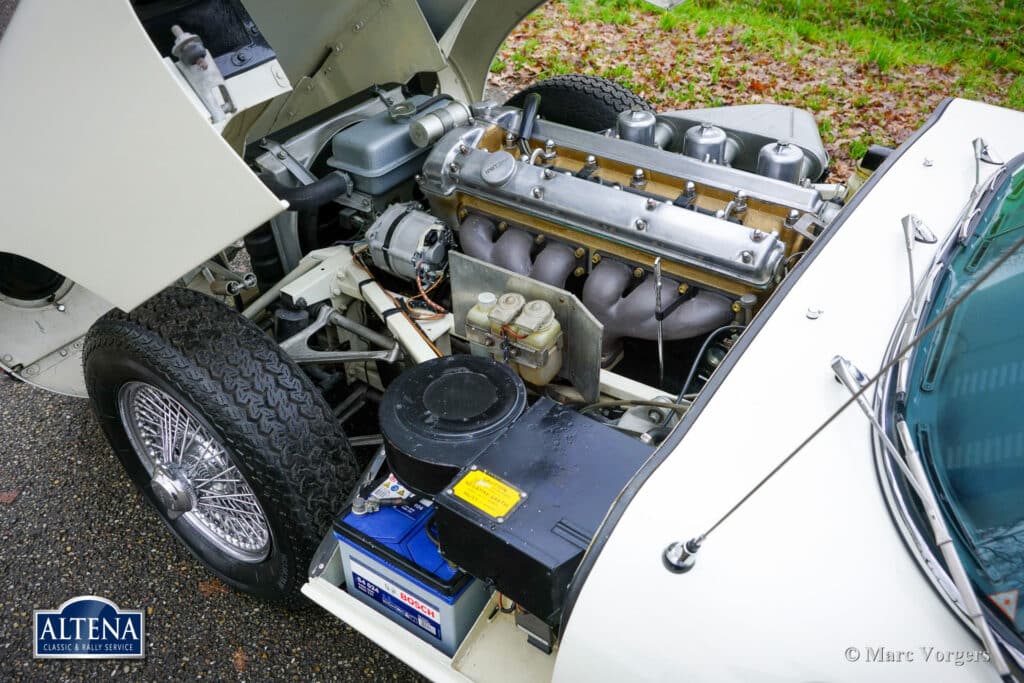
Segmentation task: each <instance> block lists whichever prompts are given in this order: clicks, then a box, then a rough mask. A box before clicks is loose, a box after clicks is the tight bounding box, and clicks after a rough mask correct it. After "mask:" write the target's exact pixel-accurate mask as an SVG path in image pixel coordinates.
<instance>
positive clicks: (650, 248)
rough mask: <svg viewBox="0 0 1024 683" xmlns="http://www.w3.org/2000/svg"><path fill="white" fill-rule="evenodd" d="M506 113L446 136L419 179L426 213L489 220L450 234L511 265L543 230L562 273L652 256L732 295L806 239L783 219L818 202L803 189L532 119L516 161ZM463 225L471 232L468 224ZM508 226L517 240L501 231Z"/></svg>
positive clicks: (522, 260)
mask: <svg viewBox="0 0 1024 683" xmlns="http://www.w3.org/2000/svg"><path fill="white" fill-rule="evenodd" d="M517 112H518V110H510V109H504V110H501V111H500V112H499V113H498V114H497V115H495V116H494V117H493V118H492V119H491V120H490V121H488V120H481V119H479V118H478V120H477V122H476V123H475V124H473V125H470V126H466V127H463V128H459V129H456V130H455V131H452V132H451V133H449V134H448V135H447V136H445V137H444V138H443V139H442V140H440V141H439V142H438V143H437V144H436V145H435V147H434V149H433V150H432V152H431V154H430V155H429V157H428V158H427V161H426V163H425V165H424V169H423V175H422V178H421V189H423V191H424V192H425V193H426V194H427V196H428V197H429V198H430V200H431V204H432V208H433V210H434V212H435V213H437V214H438V215H441V216H443V217H445V218H446V219H448V221H449V223H450V224H452V225H459V226H461V225H462V224H463V223H464V222H465V221H466V219H467V218H468V217H470V216H471V215H472V216H486V217H488V218H490V219H493V221H494V222H495V223H496V225H497V232H496V233H495V234H494V235H488V236H483V237H482V238H479V239H478V237H480V236H478V235H473V234H469V235H467V234H465V233H462V232H461V231H460V238H461V240H462V242H463V247H464V249H465V250H466V251H467V253H470V255H473V256H477V257H480V258H485V259H487V260H490V261H492V262H497V263H498V264H499V265H503V266H505V267H508V268H510V269H511V270H515V271H516V272H520V273H523V274H527V273H528V272H529V267H528V264H532V263H533V262H534V261H536V260H537V256H538V254H537V249H536V245H537V244H538V243H541V242H543V241H544V240H546V239H550V240H553V241H555V242H558V243H561V244H563V245H565V246H566V247H567V248H569V249H571V251H572V253H573V254H575V255H576V256H575V257H574V258H575V260H576V261H577V262H576V263H574V266H573V268H571V269H569V272H568V273H567V275H569V274H571V273H577V275H580V273H578V271H577V269H578V268H581V267H582V268H583V269H584V270H585V271H589V270H591V269H592V268H593V267H594V266H595V265H597V264H598V263H600V262H601V260H602V259H605V258H609V257H610V258H613V259H616V260H619V261H621V262H622V263H625V264H628V265H630V266H633V267H634V268H641V269H643V270H645V271H649V270H650V269H651V268H652V266H653V262H654V259H655V258H658V257H660V258H661V259H662V268H663V270H664V272H665V273H667V274H670V275H672V276H674V277H676V278H678V279H680V281H681V282H684V283H689V284H694V285H699V286H702V287H705V288H710V289H712V290H715V291H718V292H721V293H724V294H727V295H731V296H733V297H738V296H740V295H742V294H745V293H762V292H765V291H768V290H770V289H771V288H772V287H773V286H774V284H775V283H776V282H777V278H778V275H779V270H780V265H781V264H782V262H783V260H784V259H785V258H786V257H787V256H789V255H790V254H793V253H795V252H796V251H799V250H800V249H801V248H803V247H804V246H805V245H804V240H805V236H804V235H802V234H801V233H799V232H797V231H795V230H793V229H792V223H793V221H794V218H795V217H796V216H797V215H802V214H804V213H808V214H812V215H817V214H818V213H819V211H820V210H821V208H822V205H823V202H822V200H821V197H820V195H819V194H818V193H817V192H816V191H815V190H813V189H810V188H805V187H801V186H799V185H794V184H791V183H786V182H783V181H780V180H775V179H773V178H767V177H762V176H758V175H756V174H753V173H748V172H746V171H742V170H739V169H734V168H730V167H727V166H720V165H715V164H709V163H705V162H702V161H699V160H696V159H692V158H690V157H686V156H683V155H681V154H675V153H671V152H666V151H663V150H660V149H658V148H656V147H649V146H644V145H641V144H637V143H634V142H630V141H627V140H620V139H617V138H613V137H609V136H606V135H601V134H597V133H589V132H586V131H581V130H578V129H574V128H569V127H567V126H561V125H558V124H554V123H550V122H545V121H538V122H537V125H536V127H535V129H534V130H535V136H534V139H533V140H531V141H530V149H531V151H532V154H531V156H530V158H529V159H525V160H524V158H523V156H525V155H521V154H520V147H519V146H518V144H517V142H518V141H517V140H515V139H514V138H513V137H512V136H511V135H509V134H507V133H506V131H507V130H513V129H514V124H515V121H516V118H515V116H516V113H517ZM531 160H532V162H533V163H531ZM469 226H470V230H471V231H475V232H479V231H480V229H481V228H480V223H479V222H478V221H470V223H469ZM510 230H511V231H513V232H512V233H511V234H512V235H515V234H516V232H515V231H523V232H524V233H526V234H527V235H528V239H524V238H523V237H522V236H518V237H511V236H507V235H508V233H509V231H510ZM467 237H468V240H467ZM492 237H493V238H494V241H493V242H492V245H493V246H492V247H490V248H487V247H486V245H485V244H483V243H484V241H485V239H490V238H492ZM502 242H504V244H502ZM527 242H529V243H530V244H531V245H532V246H531V247H529V248H527ZM481 248H483V249H484V250H485V251H487V252H488V253H480V250H481ZM581 250H582V251H581ZM474 252H476V253H474ZM505 252H511V253H505ZM541 265H542V266H543V264H541ZM561 271H562V269H561V268H559V269H555V272H553V273H552V272H548V270H546V269H543V268H542V272H541V275H542V276H544V277H541V278H540V279H543V280H545V281H548V282H549V283H550V284H555V285H558V286H561V285H563V284H564V281H563V282H557V281H553V280H552V277H553V276H555V275H560V274H561Z"/></svg>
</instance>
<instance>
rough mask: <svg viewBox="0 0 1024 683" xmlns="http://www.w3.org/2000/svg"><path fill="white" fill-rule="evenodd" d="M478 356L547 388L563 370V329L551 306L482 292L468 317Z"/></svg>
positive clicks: (510, 294) (469, 333)
mask: <svg viewBox="0 0 1024 683" xmlns="http://www.w3.org/2000/svg"><path fill="white" fill-rule="evenodd" d="M466 336H467V338H468V339H469V342H470V346H471V348H472V351H473V353H474V354H475V355H479V356H491V357H492V358H494V359H495V360H497V361H500V362H505V363H508V364H509V365H510V366H512V368H513V369H515V371H516V372H517V373H518V374H519V376H520V377H522V378H523V380H525V381H526V382H529V383H530V384H533V385H535V386H544V385H545V384H548V383H549V382H550V381H551V380H553V379H554V378H555V376H556V375H557V374H558V371H559V370H560V369H561V368H562V326H561V324H560V323H559V322H558V319H557V318H555V312H554V310H553V309H552V308H551V304H549V303H548V302H546V301H543V300H540V299H535V300H533V301H529V302H528V301H527V300H526V297H524V296H523V295H522V294H517V293H515V292H508V293H506V294H502V295H501V296H500V297H496V296H495V295H494V294H493V293H492V292H480V294H478V295H477V302H476V304H475V305H474V306H473V308H471V309H470V310H469V313H468V314H467V315H466Z"/></svg>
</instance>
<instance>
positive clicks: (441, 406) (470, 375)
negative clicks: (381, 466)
mask: <svg viewBox="0 0 1024 683" xmlns="http://www.w3.org/2000/svg"><path fill="white" fill-rule="evenodd" d="M525 407H526V387H525V386H524V385H523V381H522V380H521V379H520V378H519V376H518V375H516V374H515V372H513V371H512V370H511V369H509V368H508V366H505V365H502V364H501V363H498V362H496V361H494V360H491V359H490V358H483V357H480V356H446V357H444V358H438V359H436V360H431V361H427V362H426V363H422V364H420V365H417V366H416V367H414V368H412V369H411V370H408V371H406V372H404V373H403V374H402V375H400V376H399V377H398V378H397V379H396V380H395V381H394V382H392V383H391V384H390V386H388V389H387V391H386V392H384V398H383V399H382V400H381V403H380V429H381V433H382V434H383V435H384V447H385V449H386V451H387V458H388V466H389V467H390V468H391V471H392V473H393V474H394V475H395V476H396V477H397V478H398V480H399V481H401V482H402V483H403V484H404V485H405V486H406V488H408V489H409V490H410V491H414V492H415V493H419V494H420V495H423V496H434V495H436V494H438V493H440V492H441V491H442V490H443V489H444V487H445V486H447V485H448V484H449V483H450V482H451V480H452V479H453V478H454V477H455V475H456V474H457V473H458V472H459V470H460V469H462V468H463V467H464V466H466V465H467V464H469V463H470V462H471V461H472V460H473V459H474V458H475V457H476V456H477V455H479V454H480V452H481V451H483V449H484V448H485V447H486V446H487V445H488V444H489V443H491V441H493V440H494V438H495V437H497V436H498V435H499V434H501V433H502V432H503V431H504V430H505V428H506V427H508V426H509V425H510V424H512V423H513V422H514V421H515V420H516V418H518V417H519V415H520V414H521V413H522V412H523V408H525Z"/></svg>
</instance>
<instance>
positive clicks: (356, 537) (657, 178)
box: [245, 88, 846, 654]
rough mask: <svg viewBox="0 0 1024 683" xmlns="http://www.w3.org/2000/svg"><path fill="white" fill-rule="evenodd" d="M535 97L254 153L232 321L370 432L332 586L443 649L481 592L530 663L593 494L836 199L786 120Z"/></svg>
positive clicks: (364, 117) (340, 531) (799, 127)
mask: <svg viewBox="0 0 1024 683" xmlns="http://www.w3.org/2000/svg"><path fill="white" fill-rule="evenodd" d="M541 105H542V101H541V97H540V96H539V95H536V94H534V95H531V96H529V97H527V98H526V100H525V103H524V106H523V107H522V108H520V107H515V106H507V105H498V104H496V103H494V102H491V101H484V102H478V103H474V104H472V105H467V104H464V103H462V102H460V101H457V100H455V99H454V98H451V97H447V96H445V95H433V96H431V95H424V94H409V93H406V92H404V91H403V90H401V89H397V88H396V89H392V90H383V89H377V90H375V92H374V93H372V95H371V97H370V98H369V99H368V100H366V101H363V102H361V103H359V104H357V105H356V106H355V107H353V108H352V109H349V110H347V111H345V112H343V113H341V114H339V115H337V116H335V117H334V118H333V119H331V120H330V121H328V122H326V123H321V124H319V125H318V126H317V127H315V128H312V129H309V130H305V131H302V132H300V133H299V134H297V135H295V136H294V137H292V138H291V139H288V140H282V141H280V142H268V141H263V142H262V143H261V153H260V154H259V155H258V156H257V157H256V158H255V159H254V163H255V166H256V168H257V171H258V172H259V173H260V175H261V177H262V178H263V179H264V181H265V182H266V184H267V185H268V186H269V187H270V188H271V189H272V190H274V191H275V192H276V193H277V194H278V195H279V196H280V197H281V198H282V199H285V200H288V201H289V202H290V208H291V209H292V210H291V211H289V212H287V213H285V214H282V215H281V216H280V217H278V218H276V219H274V221H273V222H272V224H271V225H270V226H265V227H263V228H261V229H260V230H258V231H256V232H254V233H253V234H251V235H250V236H249V237H247V239H246V244H247V246H248V247H249V252H250V254H251V256H252V259H253V266H254V270H255V271H256V274H257V276H258V279H259V280H260V283H261V288H262V289H263V290H264V292H265V293H264V294H263V295H262V296H261V297H260V298H259V299H258V300H257V301H256V302H254V303H251V304H250V305H249V306H248V308H246V310H245V315H247V316H250V317H253V318H254V319H261V318H262V319H263V324H264V326H265V327H271V326H272V327H273V330H274V333H275V334H276V337H277V339H278V341H279V343H280V344H281V346H282V348H283V349H284V350H285V351H287V352H288V353H289V354H291V355H292V357H293V358H294V359H295V360H297V361H298V362H299V363H300V364H302V367H303V368H304V369H306V370H307V371H308V372H310V373H311V376H312V377H313V378H314V379H316V380H317V381H318V383H319V384H320V386H321V387H323V388H324V391H325V393H326V394H327V395H328V397H329V398H332V399H333V401H334V402H335V403H337V408H336V410H335V413H336V414H337V415H338V416H339V418H340V419H341V420H342V421H344V422H345V426H346V429H347V430H348V431H349V433H350V436H352V438H353V441H354V443H356V444H360V445H367V446H371V447H375V446H376V445H377V444H381V445H380V447H379V448H378V449H377V451H376V454H375V455H374V456H373V457H372V459H371V458H366V459H364V462H366V460H369V462H368V463H367V465H366V467H367V470H366V474H365V475H364V479H363V480H362V484H361V486H360V488H359V489H358V490H357V491H356V493H355V494H354V498H353V500H352V502H351V504H350V506H349V507H347V508H346V509H345V510H343V511H342V514H341V517H340V518H339V519H338V521H337V522H336V524H335V535H336V537H337V540H338V543H340V547H341V553H340V554H341V556H342V557H343V561H342V564H343V575H342V574H340V573H339V574H338V575H337V576H335V578H334V582H335V583H337V584H340V583H342V582H344V583H345V585H346V586H347V590H348V591H349V593H350V594H352V595H354V596H356V597H357V598H358V599H360V600H362V601H364V602H366V603H367V604H370V605H371V606H372V607H374V608H375V609H377V610H378V611H380V612H382V613H384V614H386V615H388V616H389V617H390V618H392V619H394V620H396V621H398V622H399V623H402V624H403V625H404V626H405V627H406V628H407V629H408V630H410V631H411V632H413V633H414V634H415V635H417V636H418V637H420V638H421V639H423V640H426V641H427V642H430V643H431V644H433V645H435V646H436V647H438V648H439V649H441V650H442V651H444V652H446V653H448V654H452V653H453V652H454V651H455V650H456V648H457V647H458V645H459V642H460V641H461V639H462V638H463V637H464V636H465V634H466V632H467V631H468V629H469V628H470V626H471V624H472V622H473V621H474V620H475V618H476V616H477V615H479V614H480V610H481V606H482V605H483V604H484V602H485V601H486V600H487V599H488V598H487V591H484V590H483V589H482V588H481V586H489V587H493V588H494V589H495V590H496V591H497V594H498V595H499V598H498V602H497V603H496V604H497V605H498V607H499V609H500V610H501V611H507V612H509V613H513V614H514V618H515V623H516V625H517V626H518V627H519V628H520V629H521V630H523V631H525V632H526V633H527V635H528V638H529V642H530V643H531V644H533V645H535V646H536V647H538V648H540V649H541V650H542V651H544V652H550V651H551V649H552V647H553V646H554V643H555V642H556V641H557V633H558V629H559V627H560V618H561V609H562V601H563V600H564V598H565V595H566V592H567V590H568V586H569V583H570V581H571V578H572V574H573V571H574V570H575V568H576V566H577V565H578V563H579V562H580V560H581V558H582V555H583V553H584V552H585V551H586V549H587V547H588V545H589V544H590V542H591V539H592V537H593V535H594V534H595V533H596V531H597V528H598V527H599V525H600V523H601V520H602V519H603V516H604V514H605V512H606V511H607V508H608V506H609V505H610V504H611V502H612V501H613V500H614V499H615V497H616V495H617V494H618V492H619V491H620V490H621V489H622V488H623V487H624V486H625V485H626V483H627V482H628V481H629V479H630V478H631V477H632V475H633V474H634V473H635V472H636V471H637V470H638V469H639V468H640V467H641V466H642V464H643V462H644V461H645V460H646V459H647V457H648V456H649V455H650V453H651V452H652V450H653V449H654V448H655V447H656V446H657V445H658V444H659V443H660V442H661V441H662V440H663V439H664V438H665V437H666V436H667V435H668V433H669V432H670V431H671V429H672V427H673V426H674V425H675V424H676V423H677V422H678V420H679V419H680V416H681V415H682V414H684V413H685V411H686V407H687V406H688V405H689V403H690V402H691V401H692V400H693V398H694V397H695V396H696V394H697V393H698V392H699V390H700V386H702V384H703V382H705V381H706V380H707V378H708V376H709V375H710V374H711V372H713V371H714V368H715V367H716V366H717V365H718V364H719V363H720V362H721V360H722V358H724V356H725V354H727V353H728V352H729V349H730V347H731V346H732V344H733V343H734V342H735V340H736V338H737V337H738V335H739V334H741V333H742V331H743V329H744V327H745V326H746V325H747V324H748V323H749V322H750V320H751V319H752V318H753V317H754V316H755V315H757V312H758V310H759V308H760V307H761V306H762V305H763V303H764V302H765V300H766V299H767V298H768V297H769V296H771V294H772V292H773V291H774V289H775V287H776V286H777V285H778V284H779V283H780V282H781V281H782V279H783V278H785V277H786V274H787V273H788V272H789V270H790V269H791V268H792V266H793V265H794V264H795V263H796V262H797V260H798V259H799V258H800V256H801V254H802V253H803V252H804V251H805V250H806V249H807V248H808V247H809V246H810V245H811V243H812V242H813V241H814V240H815V239H816V237H817V236H818V235H819V234H820V233H821V231H822V230H824V229H826V228H827V226H828V224H829V222H830V221H831V220H832V218H833V217H834V216H835V215H836V214H837V213H838V211H839V210H840V208H841V206H842V198H843V196H844V194H845V191H846V190H845V188H844V187H842V186H832V185H820V184H815V182H814V181H815V180H817V179H819V178H820V177H822V176H823V175H824V172H825V170H826V169H827V156H826V155H825V152H824V150H823V148H822V146H821V142H820V139H819V137H818V134H817V131H816V129H815V128H814V123H813V119H811V118H810V116H809V115H808V114H806V113H803V112H799V111H795V110H792V109H789V108H785V107H776V106H768V107H753V108H749V110H748V112H747V113H748V114H749V121H747V120H745V119H743V118H740V119H739V121H741V125H738V126H737V125H735V122H736V121H737V118H736V115H737V113H739V114H743V113H744V112H742V111H739V112H737V111H736V108H725V109H722V110H704V111H701V112H693V113H688V112H674V113H671V114H661V115H656V114H655V113H653V112H652V111H650V110H649V109H648V108H646V107H641V106H632V107H630V108H628V109H624V110H623V111H621V112H619V114H618V116H617V119H616V120H615V122H614V125H613V126H612V127H610V128H607V129H599V130H583V129H580V128H574V127H570V126H566V125H563V124H559V123H557V122H553V121H549V120H545V119H544V118H542V117H540V116H539V115H538V110H539V109H540V107H541ZM738 109H740V110H742V109H744V108H738ZM729 124H732V125H729ZM758 125H760V126H761V127H760V128H759V127H758ZM780 130H784V131H785V132H786V133H787V134H786V135H782V134H781V133H780ZM289 235H291V241H292V242H297V248H296V247H295V246H294V245H293V247H292V250H291V251H292V252H294V253H295V256H294V257H293V258H292V261H291V262H290V263H288V258H289V257H288V251H289V249H287V248H282V245H284V244H285V243H286V242H288V241H289ZM282 275H284V279H283V280H281V284H278V285H274V286H270V287H268V286H266V285H267V284H272V283H273V282H274V281H275V280H276V279H278V278H280V277H281V276H282ZM265 283H266V284H265ZM271 311H272V315H270V316H267V313H269V312H271ZM385 463H386V470H387V471H385ZM375 487H376V488H375ZM382 528H383V529H386V530H382ZM396 528H397V529H399V530H400V533H399V532H398V531H396ZM396 534H398V536H401V537H402V540H401V541H399V540H397V538H396V537H395V535H396ZM403 534H407V535H403ZM385 539H388V540H385ZM424 539H428V540H427V541H426V542H425V541H424ZM417 548H418V549H417ZM425 558H426V559H425ZM323 571H324V570H322V569H321V570H319V571H314V575H319V574H322V573H323ZM467 585H472V586H476V588H472V589H471V588H467ZM387 586H391V587H394V586H398V587H399V589H398V590H399V592H400V593H401V595H414V596H416V595H418V596H419V597H417V598H416V604H413V603H411V602H409V601H408V600H405V598H403V597H400V598H399V599H400V600H403V601H405V603H406V604H405V605H404V606H403V605H400V604H398V603H395V602H394V601H393V600H391V599H388V598H384V597H382V596H383V595H384V594H385V593H387V591H388V590H389V589H388V588H387ZM417 586H419V588H418V589H417ZM424 586H427V587H428V589H427V591H426V595H424ZM417 590H418V591H419V592H418V593H417ZM500 596H504V597H500ZM392 597H394V596H392ZM431 600H433V603H431ZM504 601H510V602H512V603H513V608H507V607H506V602H504ZM417 604H419V605H430V604H433V605H434V606H433V607H429V609H428V610H427V611H424V610H423V609H419V608H418V607H417V606H416V605H417ZM396 605H397V606H396ZM409 605H412V611H410V608H409ZM467 605H468V607H467ZM424 619H425V620H426V622H424V621H423V620H424ZM409 624H413V625H412V626H410V625H409ZM442 633H444V634H447V635H446V636H444V637H442V636H441V634H442Z"/></svg>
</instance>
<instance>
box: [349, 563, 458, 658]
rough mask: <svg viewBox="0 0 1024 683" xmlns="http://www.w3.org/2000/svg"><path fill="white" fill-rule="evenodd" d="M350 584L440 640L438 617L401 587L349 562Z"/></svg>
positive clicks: (422, 601)
mask: <svg viewBox="0 0 1024 683" xmlns="http://www.w3.org/2000/svg"><path fill="white" fill-rule="evenodd" d="M352 583H353V585H354V586H355V588H356V590H358V591H359V592H360V593H363V594H364V595H366V596H368V597H369V598H371V599H373V600H376V601H377V602H379V603H380V604H382V605H384V607H386V608H388V609H389V610H391V611H392V612H394V613H395V614H397V615H399V616H401V617H402V618H403V619H405V620H406V621H408V622H409V623H411V624H414V625H415V626H416V627H417V628H420V629H422V630H423V631H425V632H426V633H428V634H430V635H431V636H432V637H434V638H437V639H438V640H441V624H440V623H439V621H438V620H439V619H440V614H438V611H437V610H436V609H434V608H433V607H431V606H430V604H428V603H427V602H426V601H424V600H421V599H420V598H419V597H417V596H415V595H413V594H412V593H410V592H409V591H407V590H405V589H404V588H402V587H401V586H396V585H395V584H394V583H392V582H391V581H388V580H387V579H385V578H384V577H382V576H380V575H379V574H377V573H375V572H374V571H372V570H370V569H368V568H366V567H364V566H363V565H361V564H359V563H358V562H356V561H355V560H353V561H352Z"/></svg>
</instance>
